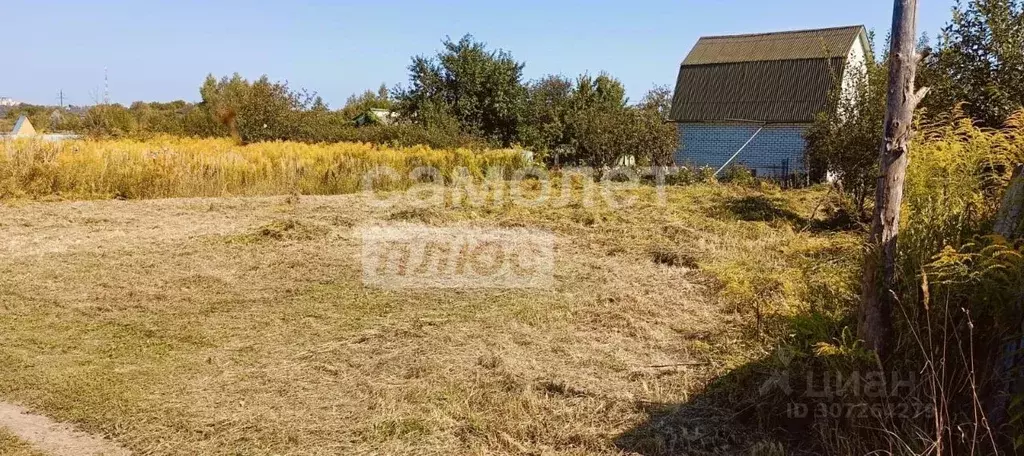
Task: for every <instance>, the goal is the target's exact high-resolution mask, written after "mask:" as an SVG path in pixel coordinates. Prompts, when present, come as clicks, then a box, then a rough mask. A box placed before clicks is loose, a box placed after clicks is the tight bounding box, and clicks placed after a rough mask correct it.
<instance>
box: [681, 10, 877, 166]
mask: <svg viewBox="0 0 1024 456" xmlns="http://www.w3.org/2000/svg"><path fill="white" fill-rule="evenodd" d="M870 49H871V47H870V44H869V43H868V36H867V32H866V30H865V29H864V27H863V26H851V27H837V28H828V29H819V30H798V31H787V32H776V33H759V34H748V35H729V36H708V37H703V38H700V40H698V41H697V44H696V45H695V46H694V47H693V49H692V50H691V51H690V53H689V54H688V55H687V56H686V59H685V60H684V61H683V63H682V65H680V68H679V77H678V78H677V80H676V87H675V93H674V94H673V97H672V110H671V113H670V115H669V120H671V121H673V122H675V123H677V124H678V128H679V138H680V146H679V149H678V150H677V151H676V153H675V155H674V158H675V162H676V164H678V165H692V166H700V167H711V168H713V169H715V170H718V171H720V170H722V169H724V168H725V167H726V166H728V165H731V164H736V165H743V166H746V167H747V168H749V169H751V170H752V171H753V172H754V173H756V174H757V175H758V176H773V177H788V176H792V175H800V174H804V173H806V172H807V163H806V160H805V157H804V156H805V153H804V152H805V148H806V143H805V141H804V132H805V131H806V130H807V128H808V127H809V126H810V125H811V123H813V121H814V118H815V116H816V115H817V114H818V113H820V112H823V111H824V110H826V109H834V103H831V102H830V101H831V100H835V97H834V95H835V94H837V93H838V94H842V96H851V95H852V93H853V88H854V81H855V80H856V74H855V72H864V71H866V66H865V64H866V62H867V60H866V59H867V58H871V57H870V54H869V52H870ZM862 74H863V73H862Z"/></svg>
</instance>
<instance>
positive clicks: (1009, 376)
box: [984, 165, 1024, 434]
mask: <svg viewBox="0 0 1024 456" xmlns="http://www.w3.org/2000/svg"><path fill="white" fill-rule="evenodd" d="M1022 218H1024V165H1017V167H1016V168H1014V169H1013V177H1011V178H1010V185H1009V186H1007V187H1006V193H1005V194H1004V195H1003V201H1002V204H1001V205H1000V206H999V213H998V214H997V215H996V223H995V226H993V227H992V231H994V232H995V233H996V234H998V235H1000V236H1002V237H1004V238H1006V239H1007V240H1009V241H1010V242H1011V243H1012V242H1013V241H1014V240H1015V239H1016V238H1017V237H1018V233H1019V232H1020V224H1021V219H1022ZM1022 295H1024V293H1022ZM1014 305H1015V306H1016V308H1015V310H1016V313H1017V315H1018V317H1019V316H1020V315H1021V314H1022V311H1024V302H1022V301H1021V300H1020V299H1018V300H1017V302H1015V303H1014ZM1021 332H1022V333H1024V327H1021ZM1021 349H1024V339H1014V340H1011V341H1009V342H1007V343H1006V344H1004V345H1003V350H1002V353H997V354H995V357H996V360H995V363H994V365H995V366H996V367H995V371H996V379H997V381H996V389H995V391H992V392H991V393H989V394H987V397H986V398H984V399H985V401H986V402H987V406H986V407H985V409H986V412H985V415H986V416H987V417H988V419H989V426H991V429H992V430H993V431H995V432H996V433H997V434H998V433H1000V432H1002V430H1003V426H1005V425H1007V424H1008V422H1009V413H1010V410H1009V405H1010V397H1011V396H1013V395H1017V394H1020V393H1021V392H1024V378H1021V376H1020V374H1019V373H1018V372H1019V371H1018V370H1017V368H1018V366H1019V365H1020V363H1021V357H1020V350H1021Z"/></svg>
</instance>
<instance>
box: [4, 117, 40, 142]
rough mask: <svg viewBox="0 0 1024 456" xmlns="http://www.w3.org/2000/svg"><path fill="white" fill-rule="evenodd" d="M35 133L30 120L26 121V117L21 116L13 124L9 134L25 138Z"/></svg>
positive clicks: (13, 136)
mask: <svg viewBox="0 0 1024 456" xmlns="http://www.w3.org/2000/svg"><path fill="white" fill-rule="evenodd" d="M36 134H37V133H36V129H35V127H33V126H32V122H29V121H28V117H25V116H21V117H18V121H17V122H16V123H15V124H14V130H11V134H10V136H11V137H12V138H27V137H29V136H35V135H36Z"/></svg>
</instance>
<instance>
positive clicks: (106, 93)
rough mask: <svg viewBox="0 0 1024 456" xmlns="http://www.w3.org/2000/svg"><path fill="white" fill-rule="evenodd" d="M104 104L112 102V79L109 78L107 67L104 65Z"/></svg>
mask: <svg viewBox="0 0 1024 456" xmlns="http://www.w3.org/2000/svg"><path fill="white" fill-rule="evenodd" d="M103 104H110V79H109V78H107V67H103Z"/></svg>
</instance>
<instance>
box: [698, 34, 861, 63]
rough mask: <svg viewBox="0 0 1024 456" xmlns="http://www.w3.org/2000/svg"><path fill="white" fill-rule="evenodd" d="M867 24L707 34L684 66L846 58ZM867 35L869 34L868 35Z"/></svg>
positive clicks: (699, 41)
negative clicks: (737, 33) (741, 33)
mask: <svg viewBox="0 0 1024 456" xmlns="http://www.w3.org/2000/svg"><path fill="white" fill-rule="evenodd" d="M863 31H864V26H861V25H857V26H849V27H836V28H827V29H818V30H795V31H789V32H775V33H755V34H749V35H727V36H706V37H703V38H701V39H700V40H698V41H697V44H696V45H695V46H694V47H693V50H691V51H690V53H689V54H688V55H687V56H686V60H684V61H683V65H709V64H715V63H736V62H762V61H770V60H796V59H826V58H833V57H846V54H847V53H848V52H850V46H852V45H853V41H854V40H856V39H858V38H860V36H861V33H862V32H863ZM865 38H866V36H865Z"/></svg>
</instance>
